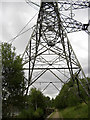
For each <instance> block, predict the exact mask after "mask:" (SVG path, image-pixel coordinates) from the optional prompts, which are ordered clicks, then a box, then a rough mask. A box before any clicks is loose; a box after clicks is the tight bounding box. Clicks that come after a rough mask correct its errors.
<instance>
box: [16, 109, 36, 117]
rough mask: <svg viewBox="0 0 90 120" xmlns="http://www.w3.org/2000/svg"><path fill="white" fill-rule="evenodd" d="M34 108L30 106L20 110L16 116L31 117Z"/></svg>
mask: <svg viewBox="0 0 90 120" xmlns="http://www.w3.org/2000/svg"><path fill="white" fill-rule="evenodd" d="M33 113H34V110H33V109H32V108H29V109H28V110H25V109H24V110H22V111H21V113H20V114H19V115H18V116H17V117H18V118H30V119H33V117H34V115H33Z"/></svg>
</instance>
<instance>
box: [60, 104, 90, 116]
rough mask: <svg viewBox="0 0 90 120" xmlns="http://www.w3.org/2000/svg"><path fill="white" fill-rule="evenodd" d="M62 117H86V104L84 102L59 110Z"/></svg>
mask: <svg viewBox="0 0 90 120" xmlns="http://www.w3.org/2000/svg"><path fill="white" fill-rule="evenodd" d="M60 114H62V116H63V118H88V106H87V105H86V104H85V103H82V104H79V105H77V106H75V107H69V108H66V109H63V110H60Z"/></svg>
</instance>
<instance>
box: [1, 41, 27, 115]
mask: <svg viewBox="0 0 90 120" xmlns="http://www.w3.org/2000/svg"><path fill="white" fill-rule="evenodd" d="M1 52H2V76H3V78H2V97H3V114H4V116H5V115H6V116H7V115H8V116H9V115H10V113H11V109H13V107H19V106H20V105H21V104H20V103H22V99H21V98H22V96H23V94H24V89H25V81H24V72H23V65H22V58H21V57H20V55H18V56H17V55H16V53H15V47H12V45H11V44H8V43H2V51H1Z"/></svg>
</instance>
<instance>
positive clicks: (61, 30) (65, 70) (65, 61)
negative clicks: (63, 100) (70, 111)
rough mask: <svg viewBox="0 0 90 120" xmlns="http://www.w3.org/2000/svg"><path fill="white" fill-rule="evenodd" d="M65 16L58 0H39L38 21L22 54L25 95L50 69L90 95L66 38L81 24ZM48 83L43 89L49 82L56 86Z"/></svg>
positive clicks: (60, 79)
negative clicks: (25, 72) (26, 76)
mask: <svg viewBox="0 0 90 120" xmlns="http://www.w3.org/2000/svg"><path fill="white" fill-rule="evenodd" d="M65 18H66V16H64V17H62V15H61V14H60V11H59V7H58V2H41V6H40V10H39V14H38V19H37V24H36V26H35V28H34V31H33V33H32V35H31V38H30V40H29V43H28V45H27V47H26V49H25V52H24V54H23V64H25V65H26V64H28V66H26V67H25V68H24V69H25V70H27V71H28V79H27V89H26V94H27V93H28V91H29V87H30V86H31V85H33V84H34V83H35V82H36V81H37V80H38V79H40V78H41V77H42V76H43V75H44V74H45V73H47V72H50V73H51V74H52V75H53V76H54V77H56V79H58V80H59V81H60V82H61V83H63V84H65V83H67V82H68V81H69V80H70V79H71V80H72V81H73V85H74V83H75V82H76V83H77V89H78V91H79V84H80V85H81V86H82V87H83V89H84V91H85V92H86V94H87V95H88V96H89V92H88V89H90V86H89V83H88V81H87V79H86V77H85V74H84V72H83V69H82V67H81V65H80V63H79V61H78V59H77V57H76V55H75V53H74V51H73V48H72V46H71V44H70V41H69V39H68V37H67V33H68V32H75V31H79V30H82V26H83V25H82V24H81V23H80V22H78V21H76V20H74V19H72V18H69V17H68V19H66V20H65ZM64 20H65V21H64ZM70 22H71V24H70ZM67 23H69V24H68V25H67ZM65 26H66V27H65ZM67 26H68V27H67ZM85 31H86V32H87V31H88V30H87V29H86V30H85ZM87 33H89V32H87ZM82 78H84V80H85V82H86V84H83V82H82V81H81V79H82ZM47 82H48V84H47V85H46V87H45V88H44V90H45V89H46V88H47V87H48V86H49V85H50V84H52V85H54V87H56V88H57V86H56V85H55V84H54V83H53V82H52V80H51V81H48V80H47ZM41 83H43V81H42V80H41ZM87 88H88V89H87ZM57 89H58V88H57ZM58 90H59V89H58Z"/></svg>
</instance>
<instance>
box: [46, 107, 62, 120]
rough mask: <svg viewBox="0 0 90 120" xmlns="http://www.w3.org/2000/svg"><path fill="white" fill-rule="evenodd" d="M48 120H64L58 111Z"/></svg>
mask: <svg viewBox="0 0 90 120" xmlns="http://www.w3.org/2000/svg"><path fill="white" fill-rule="evenodd" d="M48 118H60V120H63V118H62V115H61V114H60V113H59V112H58V110H57V109H56V110H55V112H54V113H52V114H50V115H49V116H48Z"/></svg>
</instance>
